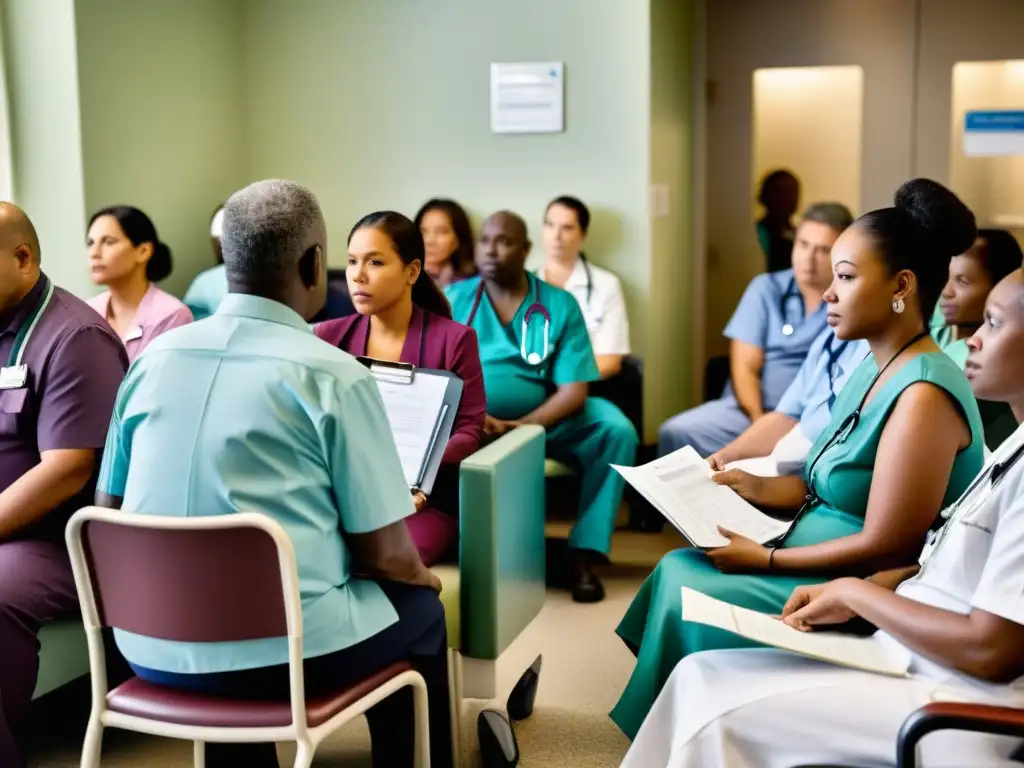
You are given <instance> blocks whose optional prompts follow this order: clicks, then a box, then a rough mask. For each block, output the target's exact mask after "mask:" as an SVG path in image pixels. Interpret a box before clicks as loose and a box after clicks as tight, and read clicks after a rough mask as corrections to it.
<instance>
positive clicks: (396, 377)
mask: <svg viewBox="0 0 1024 768" xmlns="http://www.w3.org/2000/svg"><path fill="white" fill-rule="evenodd" d="M356 360H358V361H359V362H360V363H362V364H363V365H365V366H366V367H367V368H369V369H370V373H372V374H373V375H374V376H375V377H377V378H378V379H380V380H382V381H389V382H392V383H394V384H412V383H413V380H414V379H415V378H416V366H415V365H413V364H412V363H394V362H391V361H390V360H377V359H376V358H373V357H357V358H356Z"/></svg>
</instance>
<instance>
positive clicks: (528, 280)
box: [447, 211, 638, 602]
mask: <svg viewBox="0 0 1024 768" xmlns="http://www.w3.org/2000/svg"><path fill="white" fill-rule="evenodd" d="M529 253H530V241H529V239H528V238H527V233H526V224H525V223H524V222H523V220H522V218H520V217H519V216H517V215H516V214H514V213H509V212H507V211H503V212H500V213H496V214H494V215H493V216H491V217H490V218H488V219H487V221H485V222H484V225H483V228H482V230H481V232H480V237H479V239H478V241H477V249H476V266H477V269H478V271H479V273H480V274H479V276H477V277H474V278H471V279H469V280H466V281H463V282H460V283H455V284H454V285H451V286H449V287H448V290H447V293H448V298H449V300H450V301H451V303H452V313H453V315H454V317H455V319H456V320H457V321H459V322H461V323H465V324H466V325H469V326H470V327H472V328H473V329H474V330H476V333H477V337H478V339H479V342H480V361H481V363H482V364H483V371H484V387H485V389H486V391H487V421H486V423H485V425H484V431H485V433H486V434H487V435H489V436H491V437H498V436H500V435H502V434H504V433H505V432H507V431H508V430H510V429H513V428H515V427H516V426H518V425H519V424H539V425H540V426H542V427H544V428H545V429H546V430H547V433H548V435H547V440H548V452H549V454H550V455H551V456H553V457H555V458H559V459H564V460H567V461H570V462H572V463H574V464H576V465H577V466H579V468H580V469H581V470H582V472H583V487H582V492H581V495H580V510H579V518H578V520H577V522H576V525H575V526H573V530H572V533H571V534H570V535H569V547H570V550H571V553H572V557H571V563H570V565H571V576H572V578H571V586H572V594H573V599H574V600H576V601H577V602H597V601H599V600H601V599H603V598H604V587H603V586H602V585H601V581H600V580H599V579H598V578H597V576H596V575H595V574H594V573H593V571H591V569H590V565H591V562H592V561H593V560H594V559H595V555H596V556H597V559H598V560H601V561H607V558H608V552H609V550H610V549H611V538H612V531H613V530H614V527H615V517H616V514H617V513H618V509H619V502H620V501H621V499H622V478H621V477H620V476H619V475H618V473H617V472H615V470H613V469H612V468H611V467H610V466H609V465H610V464H624V465H632V463H633V462H634V460H635V459H636V449H637V443H638V440H637V436H636V431H635V430H634V429H633V425H632V424H630V422H629V420H628V419H627V418H626V417H625V416H624V415H623V413H622V411H620V410H619V409H618V408H616V407H615V406H614V405H612V404H611V403H609V402H608V401H607V400H602V399H599V398H592V397H587V384H588V383H589V382H591V381H597V380H598V378H599V373H598V370H597V363H596V362H595V360H594V353H593V351H592V349H591V347H590V336H589V335H588V333H587V325H586V322H585V321H584V319H583V314H582V312H581V311H580V307H579V304H578V303H577V302H576V299H574V298H573V296H572V294H570V293H567V292H566V291H563V290H562V289H560V288H555V287H554V286H552V285H549V284H547V283H544V282H542V281H541V280H539V279H538V278H537V277H535V276H534V275H532V274H530V273H529V272H527V271H526V268H525V265H526V257H527V255H528V254H529Z"/></svg>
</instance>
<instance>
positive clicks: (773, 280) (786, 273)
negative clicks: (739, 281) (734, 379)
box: [723, 269, 828, 410]
mask: <svg viewBox="0 0 1024 768" xmlns="http://www.w3.org/2000/svg"><path fill="white" fill-rule="evenodd" d="M827 316H828V307H827V305H826V303H825V302H824V301H823V302H822V303H821V306H819V307H818V309H817V310H815V311H814V312H813V313H812V314H810V315H807V314H806V311H805V308H804V300H803V296H802V295H801V293H800V290H799V288H798V287H797V284H796V278H795V277H794V276H793V270H792V269H783V270H780V271H778V272H768V273H765V274H763V275H758V276H757V277H755V278H754V279H753V280H751V281H750V284H749V285H748V286H747V290H746V291H745V292H744V293H743V298H742V299H740V303H739V306H738V307H736V311H735V312H734V313H733V316H732V318H731V319H730V320H729V324H728V325H726V326H725V331H723V334H724V335H725V336H726V337H727V338H729V339H733V340H735V341H745V342H747V343H748V344H753V345H754V346H755V347H759V348H760V349H762V350H763V351H764V367H763V368H762V370H761V401H762V403H763V404H764V407H765V408H766V409H768V410H774V409H775V407H776V405H777V404H778V402H779V399H780V398H781V397H782V395H783V393H784V392H785V391H786V389H787V387H789V385H790V384H791V383H792V382H793V378H794V377H795V376H796V373H797V370H798V369H799V368H800V366H801V365H803V362H804V359H805V358H806V357H807V352H808V350H809V349H810V347H811V344H813V343H814V340H815V339H817V338H818V336H819V334H821V332H822V331H823V330H824V329H825V327H826V326H825V319H826V317H827ZM787 331H788V333H787ZM731 394H732V385H731V384H730V385H729V386H728V388H727V390H726V395H727V396H730V395H731Z"/></svg>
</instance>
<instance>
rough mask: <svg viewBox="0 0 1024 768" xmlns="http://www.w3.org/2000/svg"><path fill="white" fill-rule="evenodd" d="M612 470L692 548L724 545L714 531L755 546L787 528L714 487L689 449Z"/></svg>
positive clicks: (724, 540) (724, 489)
mask: <svg viewBox="0 0 1024 768" xmlns="http://www.w3.org/2000/svg"><path fill="white" fill-rule="evenodd" d="M612 468H613V469H614V470H615V471H616V472H618V473H619V474H620V475H622V477H623V478H625V480H626V482H628V483H629V484H630V485H632V486H633V487H634V488H636V490H637V491H638V492H639V493H640V494H641V495H642V496H643V497H644V498H645V499H647V500H648V501H649V502H650V503H651V504H652V505H653V506H654V508H655V509H657V510H658V511H659V512H661V514H662V515H664V516H665V519H666V520H668V521H669V522H670V523H672V525H674V526H675V527H676V529H677V530H678V531H679V532H680V533H681V534H683V536H685V537H686V539H687V540H688V541H689V542H690V543H691V544H693V545H694V546H695V547H700V548H702V549H710V548H712V547H724V546H725V545H726V544H728V543H729V540H728V539H727V538H725V537H724V536H723V535H722V534H720V533H719V532H718V526H722V527H723V528H727V529H728V530H730V531H732V532H734V533H739V534H741V535H743V536H746V537H747V538H750V539H753V540H754V541H757V542H759V543H761V544H764V543H766V542H769V541H771V540H772V539H774V538H776V537H777V536H781V535H782V534H783V533H785V532H786V530H787V529H788V528H789V523H787V522H784V521H781V520H776V519H775V518H773V517H769V516H768V515H766V514H764V513H763V512H761V511H760V510H759V509H757V508H756V507H754V506H753V505H752V504H750V503H749V502H747V501H745V500H744V499H743V498H742V497H741V496H739V494H737V493H736V492H735V491H734V490H732V488H729V487H727V486H724V485H718V484H717V483H715V482H714V481H713V480H712V479H711V475H712V474H713V472H712V469H711V467H710V465H708V463H707V461H706V460H704V459H702V458H701V457H700V455H699V454H698V453H697V452H696V451H695V450H693V448H691V447H690V446H687V447H686V448H681V449H680V450H678V451H675V452H673V453H670V454H669V455H668V456H663V457H661V458H660V459H656V460H655V461H652V462H650V463H648V464H644V465H642V466H639V467H621V466H618V465H616V464H613V465H612Z"/></svg>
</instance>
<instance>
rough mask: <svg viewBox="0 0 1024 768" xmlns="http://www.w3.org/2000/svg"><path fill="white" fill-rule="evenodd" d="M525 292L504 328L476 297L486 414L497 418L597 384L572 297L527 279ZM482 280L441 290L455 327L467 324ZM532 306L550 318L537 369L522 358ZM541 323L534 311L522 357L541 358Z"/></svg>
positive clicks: (491, 308) (518, 415)
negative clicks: (568, 387) (571, 387)
mask: <svg viewBox="0 0 1024 768" xmlns="http://www.w3.org/2000/svg"><path fill="white" fill-rule="evenodd" d="M527 279H528V280H529V289H528V291H527V294H526V298H525V299H524V300H523V303H522V305H520V307H519V309H518V311H517V312H516V314H515V317H514V318H513V319H512V322H511V323H509V324H508V325H503V324H502V322H501V320H500V319H499V317H498V313H497V312H496V311H495V309H494V306H493V305H492V304H491V300H490V298H489V297H488V296H487V292H486V291H484V292H483V295H482V296H481V298H480V305H479V307H478V308H477V311H476V316H475V317H474V318H473V323H472V325H471V327H472V328H473V330H475V331H476V335H477V340H478V341H479V342H480V362H481V363H482V364H483V370H484V389H485V390H486V392H487V413H489V414H490V415H491V416H494V417H495V418H499V419H519V418H522V417H523V416H525V415H527V414H528V413H530V412H531V411H533V410H534V409H536V408H537V407H539V406H540V405H541V404H543V403H544V401H545V400H547V399H548V398H549V397H551V395H552V394H554V392H555V389H556V388H557V387H560V386H563V385H565V384H572V383H575V382H590V381H597V380H598V379H599V378H600V374H599V372H598V370H597V361H596V360H595V359H594V352H593V350H592V349H591V346H590V335H589V334H588V333H587V324H586V322H585V321H584V319H583V313H582V312H581V311H580V306H579V304H578V303H577V302H576V299H575V298H573V296H572V294H570V293H568V292H567V291H563V290H562V289H561V288H556V287H555V286H553V285H549V284H548V283H544V282H542V281H541V280H538V279H537V278H536V277H535V276H534V275H532V274H528V275H527ZM480 286H481V278H480V277H474V278H470V279H469V280H464V281H462V282H459V283H454V284H452V285H449V286H448V287H447V289H446V290H445V293H446V294H447V296H448V301H449V302H451V305H452V314H453V316H454V319H455V320H456V321H457V322H460V323H463V324H468V321H469V318H470V314H471V313H472V310H473V304H474V303H475V302H476V297H477V291H478V290H479V289H480ZM534 305H540V306H543V307H544V308H545V309H546V310H547V312H548V314H549V315H550V317H551V327H550V329H549V332H548V339H549V340H548V348H549V356H548V358H547V359H546V360H545V361H544V362H543V363H541V364H540V365H531V364H530V363H527V362H526V360H524V359H523V355H522V345H521V342H522V338H523V319H524V318H525V316H526V312H527V310H528V309H529V308H530V307H531V306H534ZM544 335H545V334H544V319H543V317H542V316H541V314H540V313H539V312H534V313H533V315H532V317H531V318H530V324H529V326H528V329H527V334H526V353H527V355H530V354H531V353H533V352H537V353H543V350H544Z"/></svg>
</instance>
